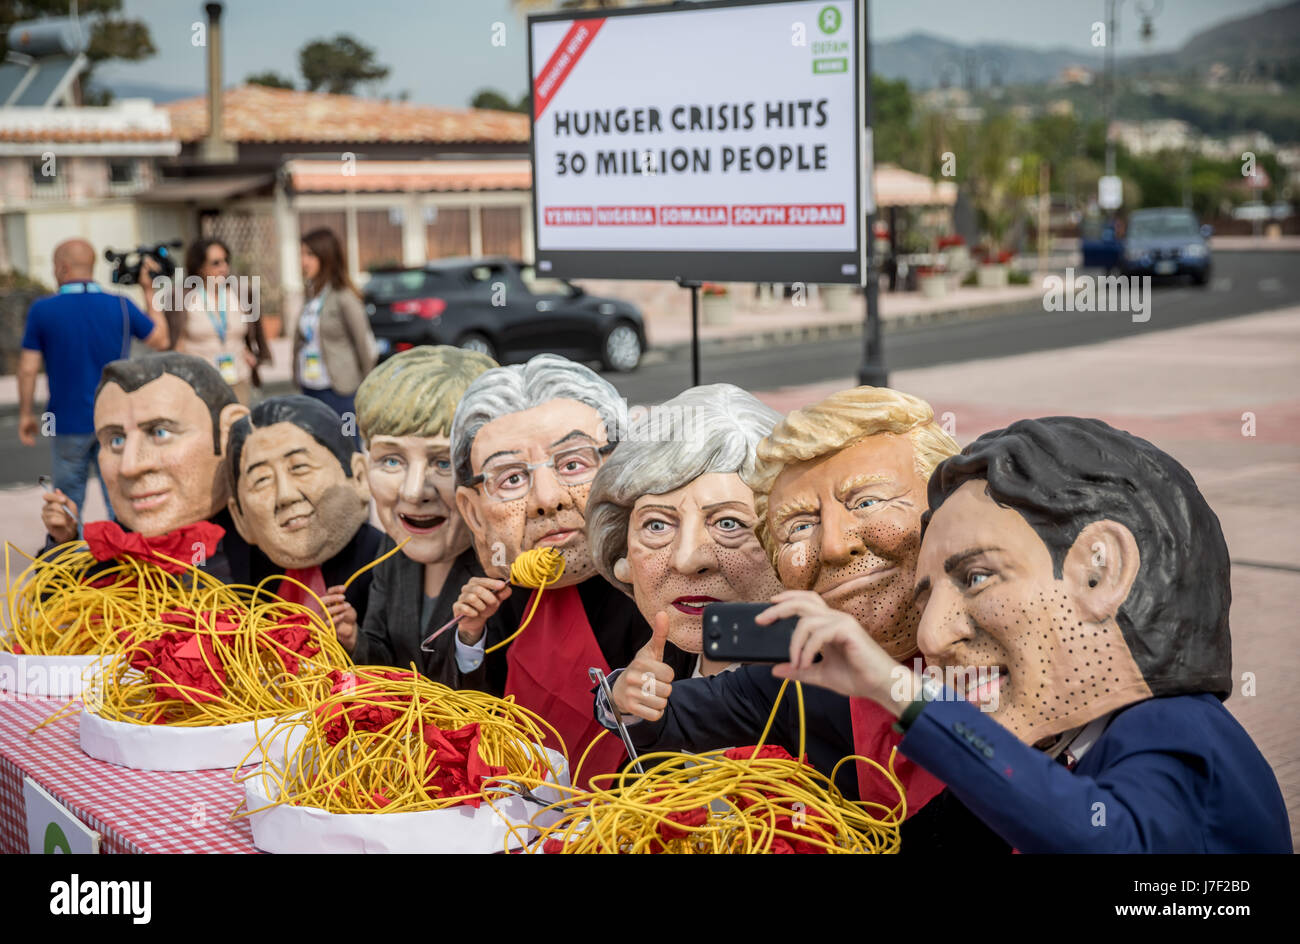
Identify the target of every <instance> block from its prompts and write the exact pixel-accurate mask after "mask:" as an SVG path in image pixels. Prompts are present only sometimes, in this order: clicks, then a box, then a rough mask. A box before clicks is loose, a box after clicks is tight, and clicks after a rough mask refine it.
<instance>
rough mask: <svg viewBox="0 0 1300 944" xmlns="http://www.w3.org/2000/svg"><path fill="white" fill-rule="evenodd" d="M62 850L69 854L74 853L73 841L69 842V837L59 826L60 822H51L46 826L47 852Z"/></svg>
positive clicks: (47, 853)
mask: <svg viewBox="0 0 1300 944" xmlns="http://www.w3.org/2000/svg"><path fill="white" fill-rule="evenodd" d="M60 850H62V851H63V852H64V853H65V854H67V855H72V843H70V842H68V837H67V836H65V835H63V830H62V829H60V828H59V824H58V823H50V824H49V825H48V826H46V827H45V854H46V855H49V854H50V853H52V852H58V851H60Z"/></svg>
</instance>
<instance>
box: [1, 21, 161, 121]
mask: <svg viewBox="0 0 1300 944" xmlns="http://www.w3.org/2000/svg"><path fill="white" fill-rule="evenodd" d="M71 7H72V3H71V0H0V61H3V60H4V57H5V54H6V53H7V52H8V48H7V40H8V36H9V27H10V26H12V25H13V24H14V23H22V22H25V21H27V20H36V19H41V18H44V17H57V16H68V15H69V14H70V12H71ZM77 10H78V16H79V18H80V19H81V20H82V21H83V24H82V28H83V29H86V30H88V32H89V42H88V44H87V48H86V58H87V59H89V60H90V66H89V68H87V69H86V71H85V72H83V73H82V74H81V77H80V78H79V79H78V82H79V92H80V97H81V101H82V102H84V103H85V104H87V105H107V104H108V103H109V102H110V101H112V99H113V93H112V92H110V91H109V90H108V89H99V88H91V85H90V83H91V76H92V73H93V72H94V69H95V67H96V66H98V65H99V64H100V63H102V62H105V61H108V60H112V59H123V60H126V61H129V62H138V61H140V60H141V59H148V58H149V57H150V56H152V55H153V54H154V53H156V52H157V51H158V50H157V49H156V48H155V47H154V44H153V39H152V37H151V36H150V35H149V27H148V25H146V24H145V23H143V22H141V21H140V20H129V19H126V18H125V17H123V16H121V15H120V14H121V10H122V0H81V2H80V3H79V4H78V5H77Z"/></svg>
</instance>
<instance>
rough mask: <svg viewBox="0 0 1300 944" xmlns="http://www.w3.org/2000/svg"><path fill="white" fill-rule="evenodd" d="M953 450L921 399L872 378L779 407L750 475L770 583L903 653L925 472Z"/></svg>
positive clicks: (908, 646) (911, 617) (911, 642)
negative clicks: (807, 595)
mask: <svg viewBox="0 0 1300 944" xmlns="http://www.w3.org/2000/svg"><path fill="white" fill-rule="evenodd" d="M956 451H957V444H956V443H955V442H954V441H953V440H952V437H950V436H949V435H948V434H947V433H945V432H944V431H943V430H942V429H940V428H939V426H938V424H936V423H935V422H934V411H933V410H931V409H930V405H929V404H928V403H926V402H925V401H924V400H920V399H917V398H916V397H913V396H909V395H907V394H905V393H900V392H898V391H897V390H890V389H888V388H884V387H856V388H854V389H852V390H845V391H842V392H840V393H836V394H833V395H831V396H829V397H827V398H826V399H825V400H822V401H821V402H820V403H815V404H813V405H812V406H810V407H806V408H805V409H802V410H796V411H795V412H793V413H791V414H790V415H789V416H787V417H786V418H785V419H784V420H782V421H781V422H780V423H778V424H777V426H776V428H775V429H774V430H772V433H771V435H770V436H768V437H767V438H766V439H764V440H763V441H762V442H761V443H759V444H758V461H757V463H756V469H755V472H754V476H753V485H754V495H755V506H756V508H757V509H758V514H759V524H758V534H759V539H760V540H761V541H763V544H764V547H766V548H767V550H768V553H769V554H770V556H771V559H772V562H773V564H774V565H775V567H776V572H777V576H779V577H780V579H781V583H782V584H783V585H784V586H786V587H787V588H789V589H792V590H812V591H814V592H816V593H818V594H820V595H821V596H822V597H823V598H824V599H825V600H826V602H827V603H828V604H829V605H830V606H832V607H833V608H835V609H837V610H843V611H844V612H846V613H849V614H851V615H852V616H853V617H854V618H855V619H857V621H858V622H859V623H861V624H862V625H863V626H864V627H865V628H866V629H867V631H868V632H869V633H870V634H871V636H872V638H874V639H875V640H876V641H877V642H878V643H880V645H881V646H882V647H884V649H885V651H886V652H888V653H889V654H890V655H891V656H893V657H894V658H895V659H902V658H905V657H907V656H909V655H911V654H912V653H914V652H915V651H916V623H917V612H916V610H915V609H914V608H913V607H912V605H911V604H912V585H913V582H914V581H913V575H914V573H915V569H916V554H917V551H918V550H919V548H920V545H921V513H922V512H923V511H924V510H925V486H926V481H927V479H929V477H930V473H931V472H932V471H933V470H934V467H935V466H936V465H938V464H939V462H940V461H941V460H943V459H945V458H947V457H948V456H950V455H952V454H953V453H955V452H956Z"/></svg>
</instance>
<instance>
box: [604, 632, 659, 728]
mask: <svg viewBox="0 0 1300 944" xmlns="http://www.w3.org/2000/svg"><path fill="white" fill-rule="evenodd" d="M667 641H668V614H667V613H662V612H661V613H656V614H655V623H654V631H653V632H652V633H651V634H650V641H649V642H647V643H646V644H645V645H644V646H642V647H641V651H640V652H638V653H637V654H636V658H635V659H633V660H632V662H631V664H630V665H629V666H628V667H627V668H626V669H624V670H623V671H622V672H620V673H619V674H618V678H616V679H615V680H614V687H613V688H612V689H611V692H612V694H613V695H614V710H615V711H617V712H618V713H619V714H621V715H636V716H637V717H638V718H644V719H645V720H646V721H658V720H659V719H660V718H662V717H663V716H664V709H665V708H667V707H668V696H669V695H671V694H672V691H673V670H672V669H671V668H669V667H668V666H667V665H665V664H664V643H665V642H667Z"/></svg>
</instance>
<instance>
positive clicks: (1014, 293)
mask: <svg viewBox="0 0 1300 944" xmlns="http://www.w3.org/2000/svg"><path fill="white" fill-rule="evenodd" d="M582 284H583V285H584V286H585V287H586V288H587V290H588V291H589V292H591V293H592V294H594V295H609V296H613V297H615V298H627V297H629V295H634V296H635V298H633V299H632V300H633V301H635V302H636V303H637V304H638V305H640V306H641V308H642V311H643V312H644V314H645V321H646V334H647V339H648V341H649V346H650V353H649V359H650V360H653V359H654V358H657V357H663V356H667V355H670V354H673V353H677V352H681V351H683V350H685V349H687V348H688V347H689V346H690V339H691V305H690V296H689V295H688V294H687V292H686V290H685V289H682V288H678V287H677V286H676V285H673V284H672V283H668V282H657V283H651V282H635V283H628V282H591V281H584V282H583V283H582ZM742 288H743V289H745V290H749V291H751V292H752V286H749V285H744V286H740V285H737V286H733V291H736V292H739V291H740V290H741V289H742ZM1041 296H1042V289H1041V288H1040V287H1038V283H1037V282H1035V283H1032V284H1030V285H1015V286H1008V287H1007V288H1000V289H993V288H989V289H981V288H959V289H956V290H955V291H953V292H951V293H950V294H949V295H947V296H945V297H943V298H925V297H923V296H922V295H921V293H920V292H897V293H891V292H882V293H881V294H880V310H881V317H882V318H883V319H884V322H885V325H886V326H890V327H892V326H897V325H902V324H905V323H915V322H920V321H928V320H938V319H944V320H957V319H965V318H971V317H981V316H982V317H991V316H993V315H998V314H1002V313H1004V312H1006V311H1008V310H1010V309H1013V308H1018V307H1021V306H1023V305H1024V304H1025V302H1027V301H1030V300H1032V299H1035V298H1040V297H1041ZM864 306H865V302H864V300H863V297H862V295H860V294H853V295H851V296H850V297H849V298H848V299H847V302H846V305H845V306H844V307H843V308H842V309H841V310H836V311H830V310H827V308H826V307H825V305H824V304H823V302H822V299H820V298H818V297H815V296H814V297H811V298H809V299H808V304H806V305H803V306H796V305H795V304H793V302H792V301H791V300H790V299H782V300H778V301H774V302H773V303H772V304H771V305H770V306H769V307H760V306H759V304H758V303H757V301H756V300H755V299H754V298H753V297H752V295H746V296H745V297H743V298H742V297H740V296H739V295H737V296H736V297H734V299H733V312H732V319H731V323H730V324H726V325H706V324H701V325H700V344H701V347H702V348H703V349H705V350H717V349H718V348H719V347H732V348H734V347H737V346H753V347H762V346H766V345H769V344H789V343H799V342H802V341H811V340H817V339H822V338H830V337H851V336H857V335H859V334H860V333H861V331H862V319H863V318H864V317H865V314H866V309H865V307H864ZM291 350H292V345H291V339H289V338H276V339H274V340H273V341H271V356H272V364H271V366H269V367H263V368H262V371H261V375H262V383H263V385H264V386H274V385H277V384H287V383H289V382H290V378H291V376H292V372H291V370H290V363H289V358H290V353H291ZM47 397H48V391H47V388H46V386H45V375H44V374H42V375H41V376H40V377H39V378H37V381H36V402H37V403H44V402H45V400H46V399H47ZM17 403H18V379H17V378H16V377H13V376H5V377H0V413H4V412H10V413H12V412H14V411H15V410H16V409H17Z"/></svg>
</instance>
